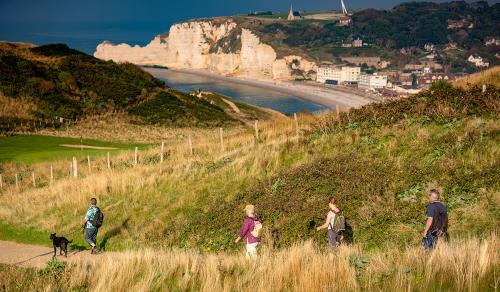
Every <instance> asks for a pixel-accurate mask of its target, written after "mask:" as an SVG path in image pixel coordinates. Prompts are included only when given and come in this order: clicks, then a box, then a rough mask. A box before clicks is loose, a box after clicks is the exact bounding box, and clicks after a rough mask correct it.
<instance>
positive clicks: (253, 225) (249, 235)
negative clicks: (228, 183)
mask: <svg viewBox="0 0 500 292" xmlns="http://www.w3.org/2000/svg"><path fill="white" fill-rule="evenodd" d="M244 211H245V214H246V215H247V217H246V218H245V220H244V221H243V226H242V227H241V232H240V236H238V238H236V243H238V242H239V241H240V240H241V239H242V238H246V250H247V257H249V258H250V257H255V256H257V246H258V245H259V244H260V236H261V231H262V221H261V220H260V218H259V217H258V216H257V215H255V207H254V206H253V205H246V206H245V209H244Z"/></svg>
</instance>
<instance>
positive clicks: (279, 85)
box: [169, 69, 376, 111]
mask: <svg viewBox="0 0 500 292" xmlns="http://www.w3.org/2000/svg"><path fill="white" fill-rule="evenodd" d="M169 71H173V72H180V73H185V74H192V75H198V76H203V77H209V78H212V79H215V80H219V81H227V82H232V83H238V84H242V85H248V86H253V87H257V88H262V89H268V90H273V91H276V92H280V93H284V94H289V95H293V96H297V97H300V98H303V99H305V100H308V101H311V102H314V103H317V104H320V105H323V106H325V107H327V108H328V109H329V110H332V111H333V110H336V108H337V106H338V107H339V109H340V110H341V109H346V108H351V107H361V106H363V105H366V104H369V103H372V102H375V101H376V100H375V99H374V98H370V97H367V96H362V95H360V94H359V93H354V92H348V89H347V88H342V89H334V88H329V87H323V86H321V85H320V84H317V85H312V84H304V83H302V82H301V84H298V82H292V81H271V80H255V79H247V78H243V77H229V76H223V75H219V74H216V73H212V72H209V71H204V70H194V69H169Z"/></svg>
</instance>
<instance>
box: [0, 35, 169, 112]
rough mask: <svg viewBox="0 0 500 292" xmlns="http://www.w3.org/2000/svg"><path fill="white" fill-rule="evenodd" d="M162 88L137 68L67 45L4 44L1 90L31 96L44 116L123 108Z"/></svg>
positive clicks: (0, 64)
mask: <svg viewBox="0 0 500 292" xmlns="http://www.w3.org/2000/svg"><path fill="white" fill-rule="evenodd" d="M161 87H163V83H162V82H161V81H159V80H157V79H155V78H153V77H152V76H151V75H149V74H147V73H145V72H144V71H142V70H141V69H140V68H138V67H137V66H134V65H131V64H116V63H114V62H104V61H101V60H98V59H96V58H94V57H91V56H89V55H86V54H84V53H81V52H78V51H75V50H72V49H70V48H68V47H67V46H66V45H46V46H41V47H27V46H22V45H17V44H9V43H2V44H1V45H0V91H2V92H3V94H4V95H6V96H11V97H30V98H32V99H33V100H34V101H35V103H36V104H37V106H38V109H37V111H36V113H35V115H36V116H37V117H39V118H42V119H46V118H53V117H55V116H59V117H64V118H70V119H74V118H76V117H81V116H85V115H89V114H98V113H105V112H109V111H116V110H121V109H123V108H124V107H127V106H129V105H131V104H135V103H137V102H138V101H140V100H141V99H143V98H144V97H145V96H144V95H146V94H147V92H148V91H151V90H153V89H155V88H161ZM141 95H143V96H141Z"/></svg>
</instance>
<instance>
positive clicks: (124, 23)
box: [0, 0, 500, 54]
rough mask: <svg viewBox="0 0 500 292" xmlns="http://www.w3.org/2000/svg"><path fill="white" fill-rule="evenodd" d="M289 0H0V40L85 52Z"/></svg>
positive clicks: (307, 7)
mask: <svg viewBox="0 0 500 292" xmlns="http://www.w3.org/2000/svg"><path fill="white" fill-rule="evenodd" d="M344 1H345V3H346V5H347V8H348V9H358V8H368V7H370V8H390V7H393V6H395V5H397V4H399V3H402V2H407V1H402V0H344ZM498 1H500V0H492V1H489V2H490V3H497V2H498ZM434 2H446V1H442V0H435V1H434ZM290 3H291V2H290V0H0V41H2V40H3V41H21V42H29V43H34V44H39V45H43V44H49V43H65V44H68V45H69V46H71V47H72V48H75V49H78V50H81V51H84V52H86V53H89V54H91V53H93V52H94V51H95V48H96V46H97V45H98V44H99V43H101V42H102V41H105V40H106V41H111V42H113V43H128V44H131V45H135V44H138V45H145V44H147V43H148V42H149V41H150V40H151V39H153V38H154V36H155V35H158V34H161V33H164V32H166V31H168V30H169V27H170V25H171V24H172V23H174V22H180V21H184V20H188V19H192V18H203V17H213V16H228V15H236V14H246V13H249V12H252V11H268V10H271V11H288V9H289V7H290ZM292 3H293V6H294V9H295V10H300V11H318V10H322V11H325V10H340V0H292Z"/></svg>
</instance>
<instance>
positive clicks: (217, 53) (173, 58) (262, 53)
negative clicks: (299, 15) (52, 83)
mask: <svg viewBox="0 0 500 292" xmlns="http://www.w3.org/2000/svg"><path fill="white" fill-rule="evenodd" d="M94 56H95V57H96V58H99V59H103V60H113V61H115V62H130V63H134V64H137V65H148V66H151V65H157V66H166V67H168V68H171V69H202V70H208V71H211V72H214V73H218V74H223V75H231V76H241V77H249V78H254V79H292V78H295V77H296V76H297V75H298V74H301V75H304V76H307V75H308V74H310V73H311V72H313V71H316V69H317V67H316V64H315V63H314V62H311V61H308V60H306V59H304V58H303V57H300V56H285V57H283V58H278V57H277V54H276V51H275V50H274V49H273V48H272V47H271V46H270V45H267V44H264V43H262V42H261V41H260V39H259V37H258V36H257V35H256V34H254V33H253V32H252V31H250V30H248V29H245V28H239V27H238V25H237V24H236V23H235V22H233V21H231V20H226V21H224V22H222V23H221V22H219V23H217V22H215V21H212V20H200V21H190V22H184V23H179V24H175V25H173V26H172V27H171V28H170V32H169V34H168V36H157V37H155V38H154V39H153V40H152V41H151V42H150V43H149V44H148V45H146V46H144V47H141V46H137V45H136V46H133V47H132V46H130V45H128V44H118V45H115V44H112V43H110V42H103V43H101V44H100V45H99V46H97V49H96V52H95V53H94Z"/></svg>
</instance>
